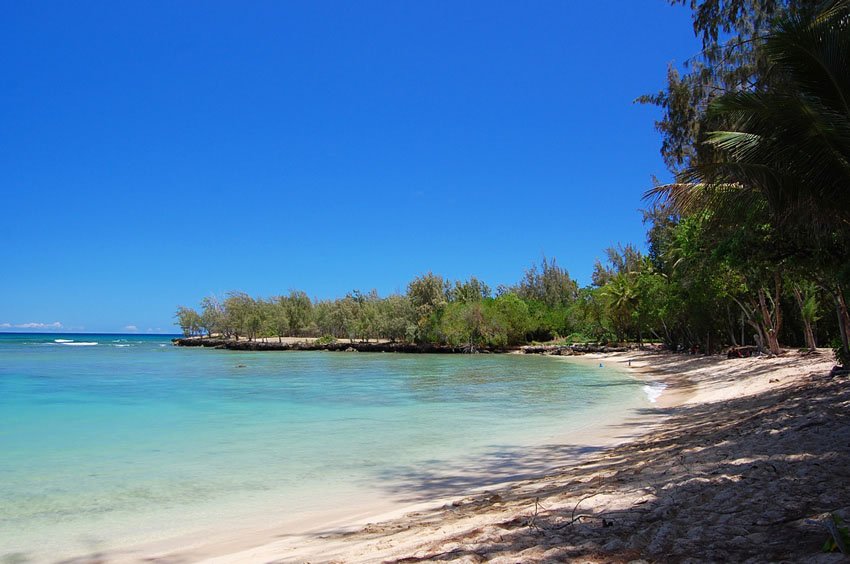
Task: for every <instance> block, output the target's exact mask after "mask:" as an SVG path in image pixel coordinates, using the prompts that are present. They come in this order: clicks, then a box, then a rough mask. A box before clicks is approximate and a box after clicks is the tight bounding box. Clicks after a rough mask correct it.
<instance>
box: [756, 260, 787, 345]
mask: <svg viewBox="0 0 850 564" xmlns="http://www.w3.org/2000/svg"><path fill="white" fill-rule="evenodd" d="M781 290H782V280H781V278H780V277H779V272H777V273H776V276H775V278H774V292H775V294H774V296H769V295H768V293H767V291H766V290H765V289H764V288H759V291H758V300H759V310H760V311H761V317H762V324H763V325H764V333H765V337H766V339H767V347H768V349H770V352H771V353H772V354H776V355H778V354H781V353H782V348H781V347H780V346H779V331H780V329H782V307H781V304H780V302H779V299H780V292H781ZM768 300H770V301H771V302H772V303H771V304H770V306H772V307H770V306H768ZM771 310H772V311H771Z"/></svg>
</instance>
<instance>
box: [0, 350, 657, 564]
mask: <svg viewBox="0 0 850 564" xmlns="http://www.w3.org/2000/svg"><path fill="white" fill-rule="evenodd" d="M648 405H649V400H648V399H647V395H646V393H645V390H644V389H643V385H642V384H641V383H639V382H637V381H635V380H633V379H632V378H630V377H629V376H628V375H626V374H624V373H622V372H620V371H617V370H612V369H609V368H607V367H605V368H600V367H598V366H597V365H595V364H590V363H574V362H568V361H563V360H559V359H555V358H545V357H538V356H519V355H474V356H466V355H446V356H444V355H402V354H366V353H359V354H354V353H327V352H283V353H280V352H278V353H274V352H269V353H238V352H230V351H217V350H201V349H194V348H192V349H185V348H177V347H173V346H171V342H170V338H168V337H161V336H137V335H59V334H50V335H44V334H37V335H36V334H30V335H21V334H0V562H3V561H4V560H5V561H26V560H30V561H51V560H59V559H62V558H67V557H70V556H75V555H79V554H85V553H92V552H98V551H105V552H109V551H110V550H116V549H118V548H120V547H123V546H129V545H132V544H133V543H145V542H152V541H157V540H159V539H164V538H167V537H168V536H169V535H175V534H189V533H192V532H193V531H201V530H204V529H210V530H212V528H214V527H215V526H217V525H218V526H221V525H222V524H224V525H227V524H228V520H234V522H237V523H243V524H244V523H249V522H253V521H251V519H256V517H257V516H258V515H264V516H266V518H267V519H268V521H267V522H268V523H269V524H270V525H272V524H274V523H275V522H280V521H283V520H285V519H287V518H289V519H290V520H292V519H296V518H297V516H298V515H302V514H303V515H306V514H307V513H309V512H311V511H321V510H331V509H339V508H340V505H344V504H345V502H346V500H349V502H351V503H355V501H353V500H362V499H363V498H364V497H367V496H374V497H383V498H390V499H397V500H400V501H415V500H417V499H422V498H424V497H428V496H431V497H437V496H440V495H457V494H459V493H462V492H463V488H464V487H469V485H470V484H473V483H481V481H482V476H484V480H483V481H484V483H486V482H487V479H489V478H488V477H490V478H492V480H493V481H496V480H497V479H498V478H500V477H502V478H506V477H508V476H510V475H516V474H522V473H523V472H533V471H534V470H535V469H536V467H535V466H534V465H533V464H532V463H531V462H529V460H528V459H522V458H521V457H518V456H516V453H517V452H519V451H520V449H522V448H527V447H528V446H529V445H535V444H537V445H539V444H545V443H547V441H549V442H553V441H555V440H556V439H557V440H560V439H563V437H569V435H570V433H571V432H573V433H579V432H582V430H586V429H587V428H588V427H593V426H594V425H595V426H596V427H600V426H601V425H603V424H604V423H605V421H608V420H612V419H614V418H616V417H620V418H622V417H624V416H625V415H626V414H627V413H628V412H630V410H635V409H637V408H640V407H645V406H648ZM470 471H471V474H470ZM476 472H477V474H476ZM275 519H277V521H275Z"/></svg>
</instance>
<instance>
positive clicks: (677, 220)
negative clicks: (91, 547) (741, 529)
mask: <svg viewBox="0 0 850 564" xmlns="http://www.w3.org/2000/svg"><path fill="white" fill-rule="evenodd" d="M671 3H672V4H684V3H685V2H684V0H671ZM690 6H691V8H692V9H693V11H694V30H695V32H696V34H697V35H698V36H699V37H700V38H701V39H702V42H703V48H704V49H703V51H702V53H701V54H700V55H699V56H698V57H697V58H695V59H694V60H692V61H689V62H688V65H687V66H686V72H685V73H684V74H680V73H679V71H677V70H676V69H675V68H673V67H671V69H670V71H669V72H668V84H667V85H666V87H665V88H664V89H663V90H661V91H660V92H659V93H657V94H653V95H646V96H642V97H641V98H639V99H638V102H641V103H649V104H655V105H657V106H659V107H660V108H661V109H662V110H663V117H662V119H661V120H660V121H659V122H657V123H656V127H657V129H658V131H659V132H660V133H661V134H662V138H663V143H662V149H661V152H662V155H663V156H664V159H665V162H666V163H667V165H668V167H669V169H670V171H671V173H672V174H673V176H674V181H673V182H671V183H667V184H660V183H658V184H657V185H656V186H655V187H654V188H653V189H651V190H649V191H648V192H647V193H646V195H645V200H646V202H647V209H646V210H645V211H644V212H643V213H644V221H645V225H646V227H647V252H646V253H642V252H641V251H640V250H639V249H638V248H637V247H636V246H634V245H631V244H627V245H625V246H618V247H617V248H609V249H607V250H606V252H605V254H606V260H605V261H604V262H602V261H597V263H596V265H595V268H594V272H593V276H592V283H591V284H590V285H588V286H586V287H579V286H578V284H577V283H576V282H575V280H573V279H572V278H571V277H570V276H569V274H568V272H567V271H566V270H564V269H562V268H561V267H560V266H558V265H557V263H556V261H555V260H551V261H549V260H547V259H545V258H544V259H543V260H542V262H541V263H540V264H539V265H536V264H535V265H533V266H532V267H531V268H529V269H528V270H527V271H526V272H525V273H524V274H523V275H522V277H521V278H520V280H519V281H518V282H517V283H516V284H514V285H511V286H499V287H497V288H496V289H495V290H493V289H491V287H490V286H488V285H487V284H485V283H484V282H482V281H481V280H479V279H477V278H474V277H473V278H470V279H469V280H458V281H452V280H447V279H445V278H443V277H442V276H439V275H437V274H434V273H432V272H428V273H426V274H422V275H421V276H418V277H416V278H415V279H414V280H412V281H411V282H410V283H409V284H408V285H407V289H406V292H405V293H404V294H398V295H390V296H385V297H381V296H379V295H378V294H377V293H376V292H375V291H374V290H373V291H360V290H355V291H352V292H350V293H349V294H347V295H346V296H345V297H343V298H339V299H335V300H318V299H310V298H309V297H308V295H307V294H306V293H305V292H303V291H300V290H293V291H290V292H289V293H288V294H285V295H280V296H274V297H271V298H255V297H251V296H249V295H247V294H245V293H242V292H231V293H229V294H227V295H226V296H225V297H224V298H223V299H220V300H219V299H216V298H214V297H207V298H204V300H203V301H202V302H201V306H200V308H199V309H198V310H195V309H191V308H188V307H180V308H179V309H178V311H177V319H178V323H179V325H180V327H181V328H182V329H183V331H184V333H185V334H186V335H213V334H217V335H220V336H224V337H232V338H248V339H256V338H259V337H276V336H277V337H282V336H313V337H324V338H326V339H331V338H334V339H350V340H369V339H379V338H380V339H387V340H390V341H396V342H399V341H401V342H413V343H430V344H448V345H453V346H468V347H469V348H471V349H474V348H478V347H491V348H492V347H495V348H499V347H506V346H514V345H520V344H525V343H530V342H535V341H538V342H539V341H551V340H563V341H565V342H577V341H581V342H585V341H593V342H597V343H605V342H626V341H631V342H635V343H638V344H642V343H644V342H646V341H647V340H652V341H656V342H660V343H663V344H664V345H665V346H666V347H668V348H669V349H671V350H691V351H701V352H707V353H711V352H717V351H719V350H722V349H724V348H728V347H741V346H745V345H746V346H751V347H756V348H757V349H758V350H760V351H763V352H766V353H772V354H780V353H781V351H782V347H783V346H785V347H788V346H790V347H799V348H807V349H812V350H813V349H814V348H815V347H817V346H824V345H829V346H831V347H833V348H834V350H835V352H836V357H837V359H838V360H839V362H840V363H842V364H847V363H848V362H850V337H848V334H850V312H848V305H847V304H848V288H850V190H848V187H850V109H849V108H850V2H848V1H847V0H835V1H830V2H826V3H823V2H812V1H804V0H800V1H783V0H757V1H756V0H754V1H752V2H717V1H714V0H703V1H701V2H697V1H694V2H690Z"/></svg>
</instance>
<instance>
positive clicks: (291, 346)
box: [171, 337, 628, 356]
mask: <svg viewBox="0 0 850 564" xmlns="http://www.w3.org/2000/svg"><path fill="white" fill-rule="evenodd" d="M171 342H172V343H173V344H174V345H175V346H178V347H204V348H213V349H224V350H231V351H331V352H379V353H388V352H393V353H414V354H470V353H482V354H504V353H519V354H546V355H555V356H573V355H582V354H587V353H612V352H625V351H626V350H628V349H627V348H626V347H608V346H604V345H588V344H575V345H525V346H519V347H504V348H489V347H474V348H473V347H470V346H463V347H455V346H450V345H433V344H428V343H424V344H417V343H403V342H391V341H386V340H374V341H345V340H337V341H334V342H332V343H326V342H318V340H317V339H315V338H311V337H283V338H281V340H278V339H277V338H276V337H275V338H265V339H261V340H247V339H239V340H236V339H222V338H218V337H183V338H176V339H172V340H171Z"/></svg>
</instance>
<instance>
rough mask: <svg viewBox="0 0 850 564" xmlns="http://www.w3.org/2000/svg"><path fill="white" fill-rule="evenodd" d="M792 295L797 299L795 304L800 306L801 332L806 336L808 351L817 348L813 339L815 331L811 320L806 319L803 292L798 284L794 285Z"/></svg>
mask: <svg viewBox="0 0 850 564" xmlns="http://www.w3.org/2000/svg"><path fill="white" fill-rule="evenodd" d="M794 297H795V298H796V299H797V305H798V306H799V307H800V318H801V319H802V320H803V334H804V335H805V337H806V346H807V347H808V348H809V350H810V351H813V350H815V349H816V348H818V345H817V342H816V341H815V332H814V329H813V328H812V322H811V320H810V319H806V313H805V311H803V310H804V308H805V302H804V301H803V294H802V292H800V287H799V286H794Z"/></svg>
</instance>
